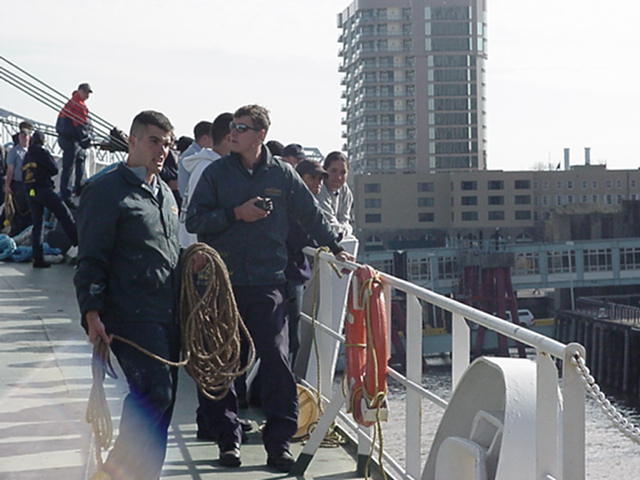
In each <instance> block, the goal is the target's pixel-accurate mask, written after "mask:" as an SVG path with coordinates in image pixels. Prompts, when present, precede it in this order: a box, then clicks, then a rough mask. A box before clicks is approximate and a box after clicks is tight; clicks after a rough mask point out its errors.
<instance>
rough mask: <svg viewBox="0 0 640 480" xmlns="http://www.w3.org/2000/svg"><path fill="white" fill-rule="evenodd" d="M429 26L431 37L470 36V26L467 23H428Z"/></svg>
mask: <svg viewBox="0 0 640 480" xmlns="http://www.w3.org/2000/svg"><path fill="white" fill-rule="evenodd" d="M430 24H431V35H435V36H453V35H471V24H470V23H469V22H430Z"/></svg>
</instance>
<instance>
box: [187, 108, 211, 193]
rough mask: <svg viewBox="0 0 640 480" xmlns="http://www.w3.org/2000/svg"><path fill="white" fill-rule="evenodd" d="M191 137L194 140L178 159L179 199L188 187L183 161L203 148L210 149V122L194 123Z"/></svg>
mask: <svg viewBox="0 0 640 480" xmlns="http://www.w3.org/2000/svg"><path fill="white" fill-rule="evenodd" d="M193 136H194V137H195V140H194V141H192V142H191V145H189V146H188V147H187V149H186V150H184V151H183V152H182V153H181V154H180V158H178V191H179V192H180V196H181V197H184V193H185V190H186V189H187V185H189V172H188V171H187V170H186V169H185V168H184V159H185V158H187V157H190V156H191V155H195V154H196V153H198V152H199V151H200V150H202V149H203V148H211V147H212V146H213V140H212V138H211V122H207V121H206V120H203V121H201V122H198V123H196V126H195V127H193Z"/></svg>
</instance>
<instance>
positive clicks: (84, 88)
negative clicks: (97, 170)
mask: <svg viewBox="0 0 640 480" xmlns="http://www.w3.org/2000/svg"><path fill="white" fill-rule="evenodd" d="M92 93H93V90H91V87H90V86H89V84H88V83H81V84H80V85H78V89H77V90H76V91H74V92H73V94H72V96H71V99H70V100H69V101H68V102H67V103H66V105H65V106H64V107H63V109H62V110H60V114H59V115H58V120H57V122H56V131H57V132H58V144H59V145H60V148H61V149H62V173H61V174H60V197H61V198H62V200H63V201H64V202H65V203H66V204H67V205H69V204H70V198H71V189H70V188H69V181H70V179H71V170H72V169H73V168H74V167H75V180H74V184H73V187H74V192H73V193H74V194H75V195H79V194H80V187H81V184H82V175H83V173H84V161H85V158H86V151H85V149H86V148H87V147H89V145H90V144H91V139H90V137H89V129H90V126H89V109H88V108H87V105H86V104H85V101H86V100H87V99H88V98H89V95H91V94H92Z"/></svg>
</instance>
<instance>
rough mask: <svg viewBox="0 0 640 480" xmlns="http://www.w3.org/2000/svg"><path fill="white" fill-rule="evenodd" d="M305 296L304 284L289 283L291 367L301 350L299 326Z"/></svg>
mask: <svg viewBox="0 0 640 480" xmlns="http://www.w3.org/2000/svg"><path fill="white" fill-rule="evenodd" d="M303 295H304V284H302V283H297V282H291V281H287V300H286V314H287V324H288V325H289V360H290V363H291V365H295V361H296V355H297V353H298V349H299V348H300V335H299V332H298V325H299V324H300V313H301V312H302V297H303Z"/></svg>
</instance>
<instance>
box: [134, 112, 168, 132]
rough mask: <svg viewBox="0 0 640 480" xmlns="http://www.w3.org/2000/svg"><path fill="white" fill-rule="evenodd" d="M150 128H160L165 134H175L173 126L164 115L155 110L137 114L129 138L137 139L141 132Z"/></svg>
mask: <svg viewBox="0 0 640 480" xmlns="http://www.w3.org/2000/svg"><path fill="white" fill-rule="evenodd" d="M148 126H154V127H158V128H159V129H161V130H164V131H165V132H173V125H171V122H170V121H169V119H168V118H167V117H166V116H165V115H164V114H163V113H160V112H156V111H155V110H144V111H142V112H140V113H139V114H137V115H136V116H135V117H134V119H133V122H131V129H130V130H129V136H133V137H137V136H138V135H140V130H141V129H142V128H143V127H145V128H146V127H148Z"/></svg>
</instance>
